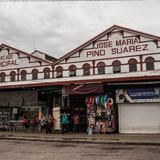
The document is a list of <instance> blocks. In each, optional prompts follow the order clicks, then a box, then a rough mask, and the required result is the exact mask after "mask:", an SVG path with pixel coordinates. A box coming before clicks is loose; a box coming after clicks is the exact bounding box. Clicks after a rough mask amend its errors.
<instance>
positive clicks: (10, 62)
mask: <svg viewBox="0 0 160 160" xmlns="http://www.w3.org/2000/svg"><path fill="white" fill-rule="evenodd" d="M18 63H19V62H18V60H17V59H15V58H14V57H13V55H12V54H8V55H1V56H0V68H4V67H7V66H9V67H12V66H17V65H18Z"/></svg>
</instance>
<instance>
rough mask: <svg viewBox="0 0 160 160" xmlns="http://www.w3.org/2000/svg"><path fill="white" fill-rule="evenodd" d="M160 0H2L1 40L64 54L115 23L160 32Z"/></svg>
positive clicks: (22, 46)
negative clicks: (36, 0) (17, 0)
mask: <svg viewBox="0 0 160 160" xmlns="http://www.w3.org/2000/svg"><path fill="white" fill-rule="evenodd" d="M159 10H160V2H159V1H154V3H153V2H150V1H143V2H142V1H131V2H130V1H124V2H121V1H119V2H118V1H114V2H111V1H101V2H98V1H94V2H93V1H92V2H91V1H86V2H70V1H69V2H64V1H63V2H60V1H57V2H8V3H7V2H5V3H4V2H3V3H2V2H0V42H1V43H6V44H9V45H11V46H13V47H16V48H18V49H22V50H24V51H27V52H32V51H33V49H34V40H35V42H36V49H38V50H41V51H42V52H45V53H48V54H50V55H52V56H55V57H60V56H63V55H64V54H66V53H67V52H69V51H71V50H72V49H74V48H76V47H78V46H79V45H81V44H82V43H84V42H85V41H87V40H89V39H90V38H92V37H94V36H96V35H97V34H99V33H100V32H102V31H103V30H106V29H107V28H108V27H110V26H112V25H113V24H117V25H121V26H124V27H128V28H132V29H136V30H139V31H143V32H148V33H150V34H155V35H157V36H160V29H159V28H160V22H159V21H158V19H159Z"/></svg>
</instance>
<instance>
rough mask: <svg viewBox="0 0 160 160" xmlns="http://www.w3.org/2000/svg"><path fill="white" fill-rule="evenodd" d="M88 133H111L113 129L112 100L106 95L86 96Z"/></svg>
mask: <svg viewBox="0 0 160 160" xmlns="http://www.w3.org/2000/svg"><path fill="white" fill-rule="evenodd" d="M85 103H86V106H87V121H88V128H87V132H88V134H93V133H95V134H98V133H104V134H105V133H112V132H114V130H115V121H114V107H113V106H114V101H113V98H111V97H109V96H107V94H105V95H102V96H90V97H86V99H85Z"/></svg>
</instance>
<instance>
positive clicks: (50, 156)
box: [0, 140, 160, 160]
mask: <svg viewBox="0 0 160 160" xmlns="http://www.w3.org/2000/svg"><path fill="white" fill-rule="evenodd" d="M159 159H160V146H143V145H115V144H114V145H106V144H105V145H104V144H82V143H80V144H76V143H55V142H33V141H15V140H13V141H12V140H0V160H159Z"/></svg>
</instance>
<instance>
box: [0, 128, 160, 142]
mask: <svg viewBox="0 0 160 160" xmlns="http://www.w3.org/2000/svg"><path fill="white" fill-rule="evenodd" d="M0 139H5V140H25V141H26V140H27V141H41V142H63V143H97V144H98V143H99V144H131V145H160V134H93V135H87V134H85V133H66V134H45V133H20V132H6V131H4V132H3V131H1V132H0Z"/></svg>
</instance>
